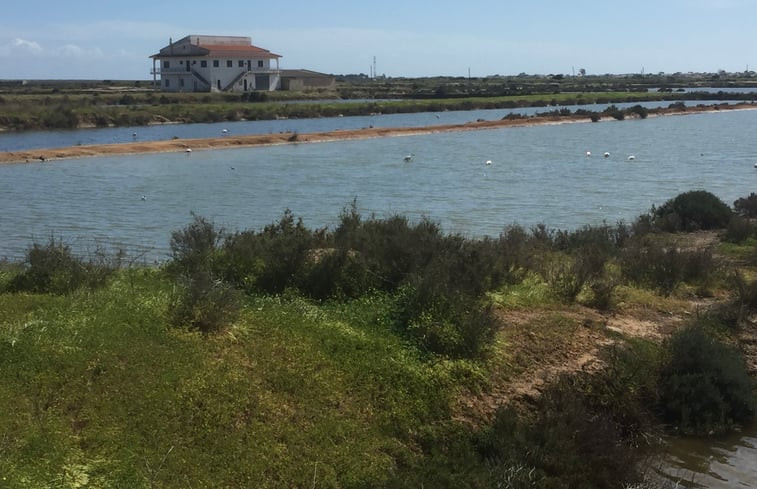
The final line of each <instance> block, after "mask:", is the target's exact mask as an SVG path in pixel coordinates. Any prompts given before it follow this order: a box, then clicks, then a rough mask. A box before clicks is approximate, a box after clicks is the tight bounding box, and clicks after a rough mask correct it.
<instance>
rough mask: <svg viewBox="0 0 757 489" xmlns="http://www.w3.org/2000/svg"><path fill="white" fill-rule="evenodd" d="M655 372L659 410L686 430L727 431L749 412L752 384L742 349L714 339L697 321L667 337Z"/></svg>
mask: <svg viewBox="0 0 757 489" xmlns="http://www.w3.org/2000/svg"><path fill="white" fill-rule="evenodd" d="M666 350H667V354H668V359H667V362H666V364H665V365H664V366H663V368H662V371H661V375H660V379H661V380H660V392H661V410H662V412H663V413H664V416H665V419H666V420H667V421H668V422H669V423H671V424H672V425H673V426H675V427H676V428H677V429H679V430H681V431H682V432H685V433H698V434H706V433H713V432H723V431H727V430H729V429H730V428H731V427H732V426H733V425H734V424H740V423H744V422H746V421H748V420H749V419H751V418H752V417H753V416H754V413H755V408H756V407H757V402H756V400H755V383H754V380H753V379H752V378H751V377H749V373H748V371H747V368H746V365H745V363H744V360H743V358H742V356H741V354H740V353H739V352H738V351H737V350H735V349H734V348H732V347H730V346H727V345H726V344H724V343H721V342H720V341H718V340H717V339H715V338H714V337H713V336H712V334H711V333H710V332H709V331H708V330H707V329H706V327H705V326H704V325H703V324H701V323H694V324H692V325H689V326H687V327H684V328H682V329H681V330H679V331H678V332H676V333H675V334H674V335H673V336H672V337H671V339H670V340H669V341H668V342H667V345H666Z"/></svg>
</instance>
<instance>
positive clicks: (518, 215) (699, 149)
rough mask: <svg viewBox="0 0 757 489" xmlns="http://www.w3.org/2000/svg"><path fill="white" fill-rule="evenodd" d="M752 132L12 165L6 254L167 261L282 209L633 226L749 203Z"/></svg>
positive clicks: (343, 146)
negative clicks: (676, 210) (172, 241)
mask: <svg viewBox="0 0 757 489" xmlns="http://www.w3.org/2000/svg"><path fill="white" fill-rule="evenodd" d="M756 127H757V111H752V110H748V111H729V112H716V113H704V114H697V115H687V116H671V117H656V118H649V119H646V120H626V121H612V122H602V123H596V124H592V123H573V124H561V125H546V126H537V127H520V128H507V129H495V130H480V131H465V132H455V133H443V134H429V135H422V136H404V137H396V138H381V139H368V140H355V141H343V142H330V143H315V144H293V145H283V146H269V147H257V148H242V149H228V150H214V151H195V152H193V153H191V154H185V153H168V154H146V155H136V156H122V157H97V158H85V159H79V160H64V161H57V162H51V163H28V164H11V165H3V166H2V167H0V208H2V209H3V212H2V213H0V229H1V230H2V233H0V257H7V258H10V259H19V258H22V257H23V254H24V250H25V249H26V248H27V247H28V246H29V244H30V243H32V241H37V242H40V241H46V240H47V239H49V238H50V237H51V236H53V237H56V238H62V239H63V240H64V241H66V242H69V243H71V244H72V245H73V246H74V247H75V248H79V249H86V248H87V247H89V248H91V247H93V246H94V241H93V240H97V242H98V243H99V244H100V245H104V246H106V247H109V248H124V249H125V250H126V251H127V252H130V253H145V255H144V256H145V257H146V258H147V259H149V260H162V259H164V258H165V257H166V254H167V248H168V242H169V238H170V232H171V231H172V230H176V229H179V228H180V227H182V226H184V225H186V224H187V223H188V222H189V221H190V219H191V216H190V213H191V212H194V213H197V214H199V215H201V216H204V217H206V218H208V219H212V220H213V221H215V222H216V223H217V224H219V225H221V226H223V227H225V228H226V229H227V230H232V231H233V230H241V229H259V228H261V227H262V226H264V225H266V224H268V223H270V222H272V221H274V220H276V219H278V218H279V217H280V216H281V215H282V213H283V212H284V210H285V209H287V208H289V209H291V210H292V211H293V212H294V213H295V214H296V215H297V216H301V217H302V218H303V219H304V221H305V223H306V224H307V225H308V226H311V227H321V226H332V225H334V224H336V222H337V221H338V215H339V212H340V211H341V209H342V208H344V206H345V205H347V204H349V203H350V202H351V201H352V200H353V199H356V201H357V205H358V208H359V210H360V211H361V212H362V213H363V214H365V215H369V214H371V213H375V214H376V215H377V216H379V217H382V216H387V215H389V214H393V213H402V214H406V215H408V216H409V217H410V218H414V219H415V218H419V217H420V216H427V217H430V218H431V219H432V220H435V221H438V222H439V223H440V224H441V225H442V227H443V229H444V230H445V231H447V232H455V233H458V232H459V233H463V234H465V235H468V236H483V235H493V236H496V235H498V234H499V232H500V231H502V230H503V228H504V227H505V226H507V225H509V224H513V223H518V224H521V225H523V226H526V227H530V226H533V225H535V224H539V223H543V224H546V225H547V226H548V227H550V228H560V229H574V228H577V227H580V226H582V225H587V224H599V223H602V222H603V221H606V222H608V223H614V222H616V221H619V220H624V221H630V220H633V219H634V218H635V217H636V216H638V215H639V214H641V213H643V212H645V211H647V210H649V208H650V207H651V206H652V205H655V204H656V205H659V204H661V203H663V202H664V201H665V200H667V199H669V198H671V197H673V196H675V195H677V194H678V193H680V192H683V191H687V190H691V189H706V190H709V191H711V192H713V193H715V194H716V195H718V196H719V197H720V198H721V199H723V200H724V201H725V202H727V203H729V204H730V203H732V202H733V201H734V200H735V199H736V198H739V197H743V196H746V195H748V194H749V193H750V192H752V191H754V190H755V186H756V185H755V184H757V170H755V168H754V164H755V163H757V138H755V137H754V128H756ZM587 151H591V152H592V154H593V156H592V157H591V158H588V157H587V156H586V152H587ZM605 151H607V152H609V153H610V154H611V156H610V157H609V158H604V157H602V154H603V153H604V152H605ZM409 153H414V154H415V157H414V159H413V161H412V162H411V163H405V162H404V161H403V157H404V156H405V155H406V154H409ZM629 155H634V156H635V160H633V161H628V159H627V158H628V156H629ZM487 160H491V162H492V163H491V165H486V164H485V162H486V161H487ZM142 196H144V200H143V199H142Z"/></svg>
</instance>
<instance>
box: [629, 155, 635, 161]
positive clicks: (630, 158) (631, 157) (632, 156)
mask: <svg viewBox="0 0 757 489" xmlns="http://www.w3.org/2000/svg"><path fill="white" fill-rule="evenodd" d="M635 159H636V157H635V156H634V155H630V156H629V157H628V161H633V160H635Z"/></svg>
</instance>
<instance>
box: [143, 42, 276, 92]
mask: <svg viewBox="0 0 757 489" xmlns="http://www.w3.org/2000/svg"><path fill="white" fill-rule="evenodd" d="M150 58H152V63H153V68H152V75H153V81H155V83H156V84H157V81H158V80H157V77H158V75H160V87H161V89H162V90H164V91H167V92H211V91H213V92H248V91H252V90H276V89H278V88H280V86H281V72H280V70H279V58H281V56H279V55H278V54H274V53H272V52H270V51H268V50H267V49H263V48H259V47H257V46H253V45H252V43H251V39H250V38H249V37H240V36H197V35H191V36H187V37H185V38H183V39H180V40H178V41H176V42H173V41H171V42H169V44H168V46H166V47H164V48H163V49H161V50H160V52H159V53H158V54H154V55H152V56H150ZM271 61H273V62H274V63H273V66H271V65H272V63H271Z"/></svg>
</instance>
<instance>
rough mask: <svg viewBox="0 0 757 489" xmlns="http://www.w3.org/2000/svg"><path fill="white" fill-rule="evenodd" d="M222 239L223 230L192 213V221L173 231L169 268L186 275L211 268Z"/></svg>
mask: <svg viewBox="0 0 757 489" xmlns="http://www.w3.org/2000/svg"><path fill="white" fill-rule="evenodd" d="M222 240H223V230H221V229H216V227H215V225H214V224H213V223H212V222H210V221H208V220H207V219H205V218H204V217H201V216H198V215H196V214H194V213H192V223H190V224H188V225H187V226H185V227H184V228H183V229H181V230H179V231H174V232H173V233H171V242H170V245H169V246H170V249H171V258H172V263H171V265H170V266H169V269H170V270H172V271H174V272H176V273H179V274H185V275H191V274H192V273H194V272H196V271H198V270H200V269H211V268H212V261H213V259H214V258H215V256H216V255H217V250H218V246H219V245H220V243H221V241H222Z"/></svg>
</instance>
